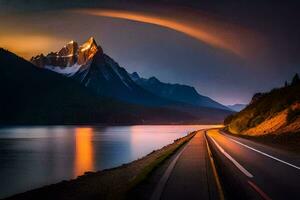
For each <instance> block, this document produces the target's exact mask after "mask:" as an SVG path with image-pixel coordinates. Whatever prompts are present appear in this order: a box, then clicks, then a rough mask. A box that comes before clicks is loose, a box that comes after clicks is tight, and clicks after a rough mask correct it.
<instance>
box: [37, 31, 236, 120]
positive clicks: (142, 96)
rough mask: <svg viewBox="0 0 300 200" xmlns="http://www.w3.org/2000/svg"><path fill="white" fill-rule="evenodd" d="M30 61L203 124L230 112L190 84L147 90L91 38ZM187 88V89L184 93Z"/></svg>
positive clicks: (99, 91)
mask: <svg viewBox="0 0 300 200" xmlns="http://www.w3.org/2000/svg"><path fill="white" fill-rule="evenodd" d="M31 63H33V64H34V65H36V66H37V67H38V68H40V69H47V70H50V71H53V72H56V73H59V74H61V75H63V76H65V77H67V78H69V79H72V80H75V81H77V82H79V83H80V84H81V85H83V86H84V87H86V88H87V89H88V90H89V91H90V92H92V93H93V94H95V95H97V96H98V97H103V98H111V99H115V100H117V101H121V102H126V103H129V104H136V105H140V106H147V107H163V108H166V109H169V110H174V111H175V110H176V111H179V112H182V113H186V114H188V115H189V116H194V117H195V118H197V119H200V120H201V121H202V122H204V123H212V122H215V123H217V122H221V121H223V119H224V117H225V116H227V115H229V114H231V113H232V111H230V110H229V109H228V108H226V107H225V106H222V105H221V104H218V103H217V102H214V101H213V100H211V99H210V98H208V97H204V96H201V95H199V94H198V93H197V92H196V91H195V89H194V88H192V87H189V86H180V85H178V84H174V85H175V86H173V87H174V88H178V89H176V90H175V91H174V92H173V93H172V95H161V94H160V93H158V92H155V91H152V90H149V89H148V88H146V87H144V86H143V85H142V84H139V83H140V82H139V81H137V80H135V79H134V77H133V76H132V74H129V73H128V72H127V71H126V70H125V69H124V68H123V67H121V66H120V65H119V64H118V63H117V62H115V61H114V60H113V59H112V58H111V57H109V56H108V55H106V54H105V53H104V52H103V49H102V48H101V47H100V46H99V45H97V43H96V41H95V40H94V38H93V37H91V38H89V39H88V40H87V41H86V42H85V43H84V44H82V45H80V46H79V45H78V44H77V43H76V42H74V41H71V42H69V43H68V44H67V45H65V46H64V47H63V48H62V49H61V50H59V51H57V52H51V53H49V54H48V55H46V56H44V55H42V54H41V55H38V56H35V57H32V58H31ZM162 84H163V83H162ZM170 87H171V85H170ZM181 88H183V89H181ZM161 89H162V88H159V90H161ZM186 90H189V91H188V92H187V93H186V92H185V91H186ZM190 91H191V92H190ZM191 93H192V94H191ZM193 95H194V96H193ZM176 96H178V97H177V98H176ZM170 97H171V98H170Z"/></svg>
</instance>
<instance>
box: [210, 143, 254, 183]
mask: <svg viewBox="0 0 300 200" xmlns="http://www.w3.org/2000/svg"><path fill="white" fill-rule="evenodd" d="M210 138H211V139H212V141H213V142H214V143H215V145H216V146H217V148H218V149H219V150H220V151H221V153H223V154H224V156H225V157H226V158H228V159H229V160H230V161H231V162H232V163H233V164H234V165H235V166H236V167H237V168H238V169H239V170H240V171H241V172H243V173H244V174H245V175H246V176H248V177H249V178H253V175H252V174H251V173H250V172H248V171H247V170H246V169H245V168H244V167H243V166H242V165H240V163H238V162H237V161H236V160H234V159H233V158H232V157H231V156H230V155H229V154H228V153H227V152H226V151H225V150H224V149H223V148H222V147H221V146H220V145H219V144H218V143H217V142H216V141H215V139H214V138H212V137H210Z"/></svg>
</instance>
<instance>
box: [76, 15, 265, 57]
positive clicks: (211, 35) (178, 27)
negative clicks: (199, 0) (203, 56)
mask: <svg viewBox="0 0 300 200" xmlns="http://www.w3.org/2000/svg"><path fill="white" fill-rule="evenodd" d="M71 12H75V13H80V14H87V15H93V16H102V17H110V18H118V19H126V20H131V21H137V22H142V23H148V24H154V25H158V26H161V27H165V28H169V29H172V30H175V31H178V32H181V33H183V34H186V35H188V36H190V37H193V38H195V39H197V40H199V41H201V42H204V43H206V44H208V45H211V46H213V47H216V48H220V49H223V50H226V51H229V52H231V53H233V54H235V55H238V56H240V57H248V58H249V57H252V56H253V54H254V53H257V50H258V49H260V50H261V49H262V48H261V44H262V43H261V42H257V41H261V38H260V37H259V36H258V34H256V33H254V32H251V31H249V30H245V29H242V28H241V27H237V26H234V25H232V24H226V23H225V22H224V23H222V22H220V21H216V20H214V19H210V18H208V17H207V16H201V15H199V13H197V14H195V15H191V14H190V13H189V14H188V15H187V16H188V17H184V14H185V13H178V12H175V14H174V12H172V11H170V10H169V11H168V12H167V14H168V16H167V15H165V14H157V13H149V12H143V11H132V10H131V11H129V10H116V9H75V10H71ZM192 18H193V19H192ZM254 41H256V42H254Z"/></svg>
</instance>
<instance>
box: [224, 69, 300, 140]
mask: <svg viewBox="0 0 300 200" xmlns="http://www.w3.org/2000/svg"><path fill="white" fill-rule="evenodd" d="M297 77H298V75H295V77H294V79H293V81H292V83H291V84H287V85H285V86H284V87H282V88H275V89H273V90H271V91H270V92H267V93H257V94H255V95H254V96H253V98H252V100H251V103H250V104H249V105H248V106H247V107H246V108H245V109H243V110H242V111H241V112H239V113H236V114H233V115H231V116H229V117H227V118H226V119H225V122H224V123H225V125H226V126H227V129H228V130H229V131H230V132H231V133H235V134H243V135H251V136H257V135H270V134H273V135H274V134H276V135H280V134H285V133H300V95H299V94H300V79H299V77H298V78H297Z"/></svg>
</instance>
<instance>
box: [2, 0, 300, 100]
mask: <svg viewBox="0 0 300 200" xmlns="http://www.w3.org/2000/svg"><path fill="white" fill-rule="evenodd" d="M299 8H300V6H299V5H298V4H297V3H296V2H295V1H292V0H291V1H289V0H288V1H284V3H283V2H282V1H278V2H277V1H274V0H273V1H266V0H260V1H257V0H253V1H246V0H240V1H238V2H237V1H233V0H227V1H207V0H203V1H201V0H197V1H196V0H185V1H179V0H164V1H159V0H152V1H150V0H149V1H147V0H139V1H134V0H131V1H128V0H119V1H118V0H109V1H108V0H107V1H105V0H103V1H92V0H85V1H81V0H73V1H67V0H59V1H53V0H52V1H50V0H45V1H34V0H0V27H1V28H0V47H4V48H7V49H9V50H11V51H13V52H14V53H16V54H18V55H20V56H22V57H24V58H26V59H30V58H31V57H32V56H35V55H37V54H40V53H44V54H47V53H49V52H51V51H53V52H54V51H58V50H59V49H60V48H61V47H63V46H64V45H65V44H66V43H67V42H69V41H70V40H75V41H78V42H79V43H82V42H84V41H85V40H87V38H88V37H90V36H93V37H94V38H95V39H96V41H97V43H98V45H100V46H101V47H102V48H103V50H104V52H105V53H106V54H108V55H109V56H111V57H112V58H113V59H114V60H115V61H117V62H118V63H119V64H120V65H121V66H122V67H124V68H125V69H126V70H127V71H129V72H134V71H136V72H138V73H139V74H140V75H141V76H143V77H146V78H148V77H151V76H155V77H157V78H158V79H160V80H161V81H164V82H170V83H181V84H188V85H191V86H194V87H195V88H196V89H197V91H198V92H199V93H200V94H202V95H207V96H209V97H211V98H213V99H215V100H217V101H219V102H220V103H223V104H226V105H227V104H235V103H248V102H249V101H250V99H251V97H252V95H253V94H254V93H256V92H263V91H268V90H270V89H272V88H274V87H280V86H282V85H283V83H284V81H285V80H290V79H291V77H292V76H293V75H294V74H295V73H296V72H298V73H299V72H300V57H299V52H300V37H299V35H300V26H299V21H298V19H300V14H299V12H298V11H299Z"/></svg>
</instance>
